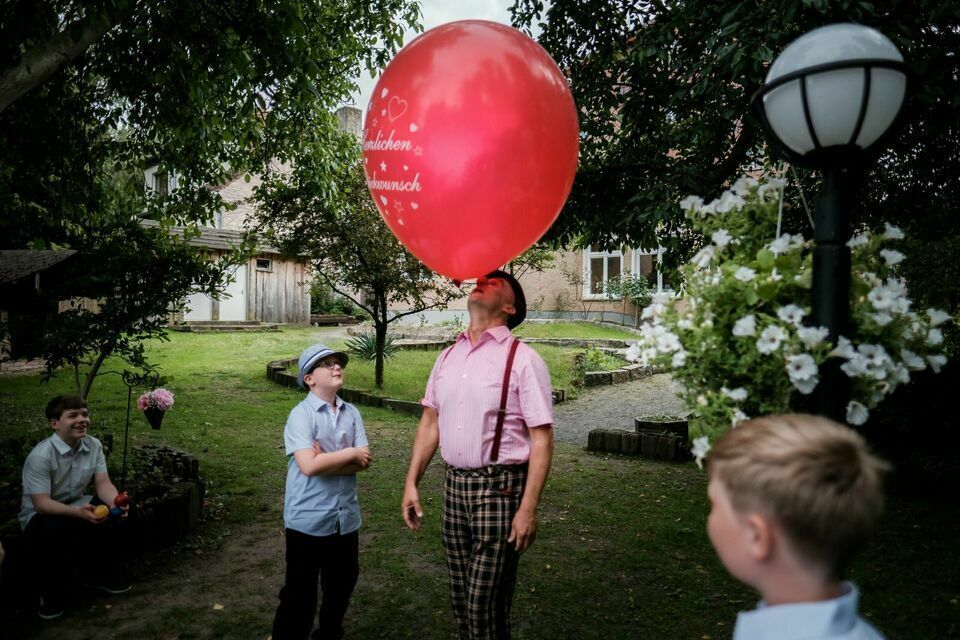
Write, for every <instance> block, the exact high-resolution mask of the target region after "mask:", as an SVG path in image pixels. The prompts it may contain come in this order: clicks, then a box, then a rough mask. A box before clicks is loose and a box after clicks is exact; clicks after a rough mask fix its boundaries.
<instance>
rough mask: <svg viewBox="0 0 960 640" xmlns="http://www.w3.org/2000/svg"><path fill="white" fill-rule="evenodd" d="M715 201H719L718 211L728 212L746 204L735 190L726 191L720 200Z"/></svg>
mask: <svg viewBox="0 0 960 640" xmlns="http://www.w3.org/2000/svg"><path fill="white" fill-rule="evenodd" d="M715 202H716V203H717V213H727V212H728V211H733V210H734V209H738V208H740V207H742V206H743V205H744V201H743V198H741V197H740V196H738V195H737V194H735V193H734V192H733V191H724V192H723V193H722V194H721V195H720V200H719V201H715Z"/></svg>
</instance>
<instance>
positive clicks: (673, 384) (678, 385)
mask: <svg viewBox="0 0 960 640" xmlns="http://www.w3.org/2000/svg"><path fill="white" fill-rule="evenodd" d="M670 389H671V390H672V391H673V392H674V393H675V394H677V395H678V396H680V395H683V394H685V393H686V392H687V385H685V384H683V383H682V382H680V381H679V380H671V381H670Z"/></svg>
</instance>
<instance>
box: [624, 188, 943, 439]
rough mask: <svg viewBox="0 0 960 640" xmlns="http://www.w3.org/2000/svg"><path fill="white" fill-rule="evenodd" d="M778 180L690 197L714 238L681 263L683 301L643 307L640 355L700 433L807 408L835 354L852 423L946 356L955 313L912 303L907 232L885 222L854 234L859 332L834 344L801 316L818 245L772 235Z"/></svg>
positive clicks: (696, 221)
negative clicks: (905, 272)
mask: <svg viewBox="0 0 960 640" xmlns="http://www.w3.org/2000/svg"><path fill="white" fill-rule="evenodd" d="M780 188H782V181H777V180H769V181H767V182H764V183H762V184H757V182H756V181H755V180H753V179H751V178H741V179H740V180H738V181H737V182H736V183H734V185H733V186H732V187H731V189H730V190H729V191H727V192H725V193H724V194H723V195H722V196H721V197H720V198H718V199H717V200H714V201H713V202H710V203H708V204H704V203H703V202H702V200H701V199H700V198H697V197H693V196H691V197H690V198H687V199H685V201H684V202H683V206H684V207H685V208H686V209H687V210H688V219H689V222H690V224H691V226H692V227H693V228H694V229H695V230H697V231H698V232H699V233H701V234H703V235H704V236H705V237H709V238H710V239H711V242H710V243H709V244H706V245H705V246H704V247H703V248H702V249H701V250H700V252H699V253H698V254H697V255H696V256H694V258H693V260H692V261H691V262H690V263H689V264H687V265H685V266H684V267H683V273H684V275H685V278H686V282H687V290H686V295H685V296H684V298H683V299H682V300H677V299H674V298H668V297H664V298H662V299H654V302H653V304H652V305H650V306H649V307H648V308H647V309H645V310H644V316H645V317H651V318H652V323H651V324H649V325H645V326H644V328H643V337H642V339H641V340H640V341H639V343H638V347H637V350H638V352H637V353H636V354H635V355H637V356H638V357H639V358H640V359H641V360H642V361H643V362H644V363H648V362H651V361H652V362H655V363H657V364H659V365H662V366H666V367H671V368H672V369H673V376H674V380H675V381H676V382H677V383H678V388H679V389H678V390H679V394H680V396H681V397H682V398H683V399H684V400H685V401H686V403H687V404H688V406H689V407H690V409H691V410H692V411H693V412H694V416H693V417H692V418H691V427H692V428H693V430H694V432H696V433H697V435H708V436H715V435H718V434H719V433H721V432H722V431H724V430H725V429H727V428H729V427H730V426H731V424H734V425H735V424H736V423H737V422H739V421H740V420H744V419H746V418H747V417H749V416H757V415H765V414H772V413H784V412H787V411H790V410H791V409H792V410H798V409H800V408H802V407H803V406H804V402H805V400H804V397H805V396H807V395H809V394H810V393H812V392H813V391H814V389H815V388H816V387H817V385H818V384H820V380H819V374H820V371H819V367H820V366H821V365H822V364H823V363H824V362H825V361H826V360H827V359H828V358H839V359H841V360H843V361H844V363H843V365H842V369H843V372H844V373H845V374H846V375H847V376H848V377H849V378H850V379H851V380H852V385H853V394H852V397H853V399H854V400H853V401H852V402H851V403H850V404H849V405H848V407H847V421H848V422H849V423H851V424H856V425H859V424H862V423H863V422H865V421H866V419H867V415H868V411H867V408H869V407H873V406H875V405H876V404H877V403H878V402H879V401H880V400H881V399H882V398H883V397H884V396H886V395H888V394H890V393H892V392H893V391H894V390H895V389H896V388H897V387H898V385H900V384H904V383H906V382H909V381H910V376H911V371H920V370H923V369H925V368H927V366H928V365H929V367H930V368H932V369H934V370H935V371H939V369H940V368H941V367H942V366H943V365H944V364H945V362H946V358H945V357H944V356H943V355H942V354H941V353H940V351H941V347H940V345H941V343H942V341H943V336H942V333H941V329H939V328H937V327H938V325H940V324H942V323H943V322H945V321H946V320H947V319H948V318H949V316H948V314H946V313H944V312H942V311H940V312H938V311H933V310H930V311H929V312H925V313H917V312H915V311H912V310H911V308H910V307H911V301H910V299H909V298H908V297H907V295H906V287H905V283H904V280H903V279H902V278H901V277H900V273H899V269H900V268H899V266H898V265H899V262H900V261H901V260H903V258H904V256H903V254H901V253H900V252H898V251H896V250H894V249H892V247H893V246H898V244H899V241H900V240H901V239H902V232H900V230H899V229H897V228H896V227H892V226H889V225H888V226H887V227H886V229H885V231H884V232H883V233H882V234H866V233H865V234H862V235H859V236H857V237H855V238H854V239H853V240H851V243H850V245H851V246H852V247H854V248H853V251H852V257H851V263H852V268H853V273H852V276H853V277H852V282H851V292H850V297H851V330H852V335H849V336H841V338H840V340H839V343H838V345H837V347H836V349H834V347H833V345H831V344H830V343H829V342H828V341H827V340H826V338H827V330H826V329H825V328H823V327H817V326H813V325H804V322H803V319H804V317H805V316H808V315H809V313H810V309H811V283H810V275H811V272H812V244H811V243H810V242H808V241H806V240H804V238H803V237H802V236H800V235H793V236H791V235H790V234H783V235H782V236H780V237H779V238H777V239H775V240H774V236H775V230H776V219H777V208H778V203H779V197H778V196H779V191H780ZM851 341H852V342H851Z"/></svg>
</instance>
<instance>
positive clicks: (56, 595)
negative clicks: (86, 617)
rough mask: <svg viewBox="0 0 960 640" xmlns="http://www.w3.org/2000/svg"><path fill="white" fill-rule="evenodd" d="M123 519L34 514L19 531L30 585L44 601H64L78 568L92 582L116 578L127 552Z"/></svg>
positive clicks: (125, 523)
mask: <svg viewBox="0 0 960 640" xmlns="http://www.w3.org/2000/svg"><path fill="white" fill-rule="evenodd" d="M126 529H127V521H126V520H125V519H124V520H112V519H108V520H106V521H105V522H101V523H99V524H93V523H91V522H87V521H86V520H81V519H80V518H74V517H71V516H56V515H47V514H42V513H38V514H36V515H34V516H33V517H32V518H30V522H29V523H28V524H27V528H26V529H25V530H24V532H23V541H24V547H25V550H26V553H27V558H28V562H29V563H30V564H29V566H31V567H35V568H36V570H35V571H30V576H31V582H32V584H31V587H32V588H33V589H34V593H36V592H39V593H40V595H42V596H43V597H44V598H45V599H46V600H47V601H49V602H53V603H56V604H59V605H63V604H65V603H66V602H67V597H66V596H67V592H68V587H69V586H70V584H69V583H70V577H71V573H72V572H73V570H74V569H79V570H80V571H81V573H82V574H83V577H84V578H85V579H86V580H87V581H89V582H92V583H94V584H97V583H99V582H100V581H102V580H116V579H117V578H119V577H120V573H121V559H122V558H125V557H126V556H127V555H128V553H127V552H128V548H127V541H128V536H127V535H126Z"/></svg>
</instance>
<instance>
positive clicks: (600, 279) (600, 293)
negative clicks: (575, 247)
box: [583, 247, 623, 300]
mask: <svg viewBox="0 0 960 640" xmlns="http://www.w3.org/2000/svg"><path fill="white" fill-rule="evenodd" d="M583 262H584V266H583V272H584V278H583V297H584V299H588V300H589V299H594V300H600V299H604V298H606V296H605V295H604V294H605V292H606V290H607V283H608V282H609V281H610V280H611V279H613V278H617V277H619V276H620V274H621V273H623V253H622V252H621V251H591V250H590V247H587V248H586V250H585V251H584V252H583Z"/></svg>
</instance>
